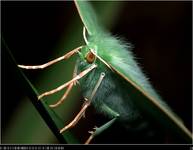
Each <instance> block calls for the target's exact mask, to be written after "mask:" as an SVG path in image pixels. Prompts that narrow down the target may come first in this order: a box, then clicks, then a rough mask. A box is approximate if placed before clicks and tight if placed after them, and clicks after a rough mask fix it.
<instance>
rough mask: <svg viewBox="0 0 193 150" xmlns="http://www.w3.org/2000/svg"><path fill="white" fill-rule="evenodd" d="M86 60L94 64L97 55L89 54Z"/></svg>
mask: <svg viewBox="0 0 193 150" xmlns="http://www.w3.org/2000/svg"><path fill="white" fill-rule="evenodd" d="M86 60H87V62H88V63H89V64H91V63H93V61H94V60H95V55H94V54H93V53H92V52H88V53H87V55H86Z"/></svg>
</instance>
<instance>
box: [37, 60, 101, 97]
mask: <svg viewBox="0 0 193 150" xmlns="http://www.w3.org/2000/svg"><path fill="white" fill-rule="evenodd" d="M96 67H97V65H96V64H94V65H92V66H90V67H89V68H87V69H86V70H84V71H82V72H81V73H80V74H78V75H77V76H76V77H74V78H73V79H72V80H70V81H68V82H67V83H65V84H63V85H61V86H59V87H57V88H55V89H53V90H51V91H48V92H45V93H43V94H41V95H39V96H38V99H41V98H42V97H44V96H48V95H51V94H54V93H56V92H58V91H61V90H63V89H64V88H65V87H67V86H69V85H70V84H71V83H74V82H76V81H77V80H79V79H80V78H82V77H83V76H85V75H86V74H87V73H89V72H90V71H91V70H93V69H94V68H96Z"/></svg>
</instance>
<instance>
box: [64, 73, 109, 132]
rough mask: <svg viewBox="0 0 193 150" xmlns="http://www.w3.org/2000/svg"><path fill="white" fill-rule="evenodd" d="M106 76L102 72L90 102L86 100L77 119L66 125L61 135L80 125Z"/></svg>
mask: <svg viewBox="0 0 193 150" xmlns="http://www.w3.org/2000/svg"><path fill="white" fill-rule="evenodd" d="M104 76H105V73H104V72H102V73H101V75H100V78H99V80H98V81H97V84H96V85H95V87H94V90H93V91H92V94H91V96H90V100H88V99H86V98H85V100H86V101H85V103H84V105H83V107H82V109H81V110H80V111H79V113H78V114H77V115H76V117H75V118H74V119H73V120H72V121H71V122H70V123H69V124H68V125H66V126H65V127H64V128H62V129H61V130H60V133H62V132H64V131H66V130H68V129H69V128H72V127H73V126H75V125H76V124H77V123H78V121H79V120H80V119H81V117H82V116H83V115H84V114H85V111H86V109H87V108H88V106H89V105H90V103H91V101H92V98H93V97H94V95H95V94H96V91H97V89H98V88H99V86H100V84H101V82H102V80H103V78H104Z"/></svg>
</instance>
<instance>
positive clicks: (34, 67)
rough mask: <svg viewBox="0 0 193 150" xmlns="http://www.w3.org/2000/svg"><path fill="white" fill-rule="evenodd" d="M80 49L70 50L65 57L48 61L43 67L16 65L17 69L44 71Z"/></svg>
mask: <svg viewBox="0 0 193 150" xmlns="http://www.w3.org/2000/svg"><path fill="white" fill-rule="evenodd" d="M81 48H82V46H80V47H77V48H75V49H73V50H71V51H70V52H68V53H67V54H65V55H63V56H61V57H59V58H56V59H54V60H52V61H49V62H47V63H45V64H43V65H37V66H25V65H18V67H20V68H23V69H44V68H46V67H48V66H50V65H52V64H55V63H57V62H59V61H61V60H64V59H68V58H70V57H71V56H72V55H74V54H75V53H77V52H79V50H81Z"/></svg>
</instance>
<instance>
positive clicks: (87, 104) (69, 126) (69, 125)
mask: <svg viewBox="0 0 193 150" xmlns="http://www.w3.org/2000/svg"><path fill="white" fill-rule="evenodd" d="M90 103H91V101H89V100H86V102H85V103H84V106H83V107H82V109H81V110H80V112H79V113H78V114H77V115H76V117H75V118H74V119H73V120H72V121H71V122H70V123H69V124H68V125H66V126H65V127H64V128H62V129H61V130H60V133H62V132H64V131H66V130H68V129H69V128H72V127H74V126H75V125H76V124H77V123H78V121H79V120H80V119H81V117H82V116H83V113H84V112H85V111H86V109H87V108H88V106H89V105H90Z"/></svg>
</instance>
